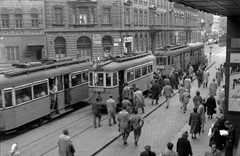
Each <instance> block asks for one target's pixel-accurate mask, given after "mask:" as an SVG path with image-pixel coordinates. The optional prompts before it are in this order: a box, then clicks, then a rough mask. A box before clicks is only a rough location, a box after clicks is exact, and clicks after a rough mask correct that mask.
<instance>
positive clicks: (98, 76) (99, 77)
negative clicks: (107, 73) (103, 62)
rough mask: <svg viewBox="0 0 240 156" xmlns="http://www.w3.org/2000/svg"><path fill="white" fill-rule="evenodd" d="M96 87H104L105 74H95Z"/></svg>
mask: <svg viewBox="0 0 240 156" xmlns="http://www.w3.org/2000/svg"><path fill="white" fill-rule="evenodd" d="M95 86H103V73H96V74H95Z"/></svg>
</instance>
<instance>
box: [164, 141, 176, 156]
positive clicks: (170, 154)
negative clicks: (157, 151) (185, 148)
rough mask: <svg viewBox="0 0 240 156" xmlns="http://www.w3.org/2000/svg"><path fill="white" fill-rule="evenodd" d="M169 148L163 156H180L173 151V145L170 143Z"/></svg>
mask: <svg viewBox="0 0 240 156" xmlns="http://www.w3.org/2000/svg"><path fill="white" fill-rule="evenodd" d="M167 148H168V149H167V150H166V151H165V152H163V153H162V155H161V156H178V153H177V152H175V151H173V143H171V142H169V143H168V144H167Z"/></svg>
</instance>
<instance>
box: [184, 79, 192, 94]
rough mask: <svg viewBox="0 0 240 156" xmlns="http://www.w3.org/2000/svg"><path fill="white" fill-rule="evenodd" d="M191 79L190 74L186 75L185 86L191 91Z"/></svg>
mask: <svg viewBox="0 0 240 156" xmlns="http://www.w3.org/2000/svg"><path fill="white" fill-rule="evenodd" d="M191 83H192V82H191V79H190V78H189V76H186V78H185V80H184V83H183V84H184V87H185V88H186V89H188V90H189V91H190V92H191V88H192V85H191Z"/></svg>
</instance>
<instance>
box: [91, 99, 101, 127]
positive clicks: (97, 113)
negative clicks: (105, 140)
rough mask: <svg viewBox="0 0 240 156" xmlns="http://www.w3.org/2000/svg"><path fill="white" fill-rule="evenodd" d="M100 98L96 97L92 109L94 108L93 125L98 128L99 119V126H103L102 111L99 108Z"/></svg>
mask: <svg viewBox="0 0 240 156" xmlns="http://www.w3.org/2000/svg"><path fill="white" fill-rule="evenodd" d="M99 107H100V105H99V98H97V99H96V102H95V103H93V104H92V110H93V126H94V128H97V122H96V120H97V119H98V127H101V117H102V116H101V113H100V109H99Z"/></svg>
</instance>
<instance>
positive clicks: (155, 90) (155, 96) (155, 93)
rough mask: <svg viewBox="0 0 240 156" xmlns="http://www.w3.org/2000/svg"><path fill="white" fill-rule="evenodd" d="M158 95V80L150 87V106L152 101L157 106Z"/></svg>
mask: <svg viewBox="0 0 240 156" xmlns="http://www.w3.org/2000/svg"><path fill="white" fill-rule="evenodd" d="M159 94H160V88H159V85H158V80H155V83H154V84H153V85H152V105H153V101H154V100H156V104H158V100H159Z"/></svg>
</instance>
